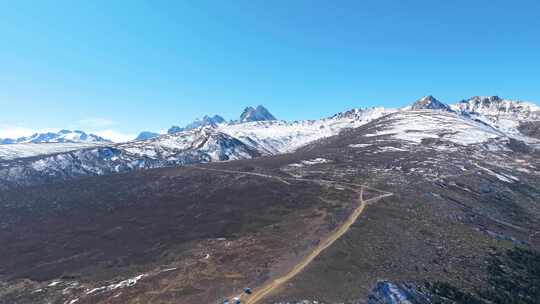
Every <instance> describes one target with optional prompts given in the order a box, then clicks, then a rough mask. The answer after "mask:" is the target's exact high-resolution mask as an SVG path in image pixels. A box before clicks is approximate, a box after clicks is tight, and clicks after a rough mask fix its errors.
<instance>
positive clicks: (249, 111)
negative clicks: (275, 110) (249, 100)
mask: <svg viewBox="0 0 540 304" xmlns="http://www.w3.org/2000/svg"><path fill="white" fill-rule="evenodd" d="M265 120H276V118H275V117H274V115H272V114H271V113H270V112H269V111H268V110H267V109H266V108H265V107H263V106H261V105H259V106H257V107H256V108H254V107H247V108H245V109H244V111H243V112H242V114H241V115H240V122H250V121H265Z"/></svg>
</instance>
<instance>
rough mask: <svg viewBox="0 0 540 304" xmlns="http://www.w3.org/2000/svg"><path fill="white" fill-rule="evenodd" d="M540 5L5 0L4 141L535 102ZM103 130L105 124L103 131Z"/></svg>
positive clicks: (0, 8)
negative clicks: (50, 132) (412, 107)
mask: <svg viewBox="0 0 540 304" xmlns="http://www.w3.org/2000/svg"><path fill="white" fill-rule="evenodd" d="M539 12H540V1H536V0H535V1H520V0H517V1H499V0H490V1H487V0H474V1H472V0H467V1H465V0H455V1H433V0H429V1H428V0H416V1H406V0H393V1H389V0H363V1H345V0H343V1H330V0H329V1H316V0H310V1H307V0H306V1H302V0H300V1H291V0H288V1H279V0H273V1H262V0H261V1H258V0H245V1H244V0H241V1H240V0H238V1H235V0H232V1H220V0H215V1H203V0H198V1H135V0H131V1H120V0H118V1H98V0H95V1H62V0H56V1H23V0H19V1H7V0H0V37H1V42H0V43H1V46H0V67H1V68H0V83H1V84H2V86H1V89H0V109H2V110H1V111H0V137H2V136H6V135H9V134H22V133H28V132H31V131H34V130H44V129H58V128H77V129H83V130H89V131H99V132H101V134H110V136H116V137H118V136H120V137H121V136H132V135H134V134H136V133H138V132H139V131H141V130H152V131H159V130H163V129H166V128H168V127H169V126H170V125H172V124H180V125H183V124H185V123H187V122H188V121H190V120H192V119H193V118H195V117H200V116H202V115H204V114H215V113H218V114H221V115H223V116H225V117H226V118H228V119H232V118H236V117H237V116H238V115H239V113H240V112H241V111H242V109H243V108H244V107H245V106H247V105H257V104H263V105H265V106H266V107H267V108H268V109H269V110H270V111H271V112H272V113H273V114H274V115H275V116H277V117H278V118H282V119H287V120H295V119H313V118H319V117H322V116H327V115H331V114H333V113H335V112H338V111H342V110H347V109H349V108H353V107H370V106H377V105H381V106H386V107H398V106H404V105H406V104H408V103H410V102H412V101H413V100H415V99H417V98H419V97H421V96H422V95H427V94H433V95H435V96H436V97H438V98H439V99H441V100H443V101H445V102H455V101H457V100H460V99H463V98H467V97H469V96H473V95H499V96H502V97H507V98H512V99H524V100H531V101H535V102H537V103H538V101H540V89H539V88H540V74H539V73H540V15H539ZM107 132H108V133H107Z"/></svg>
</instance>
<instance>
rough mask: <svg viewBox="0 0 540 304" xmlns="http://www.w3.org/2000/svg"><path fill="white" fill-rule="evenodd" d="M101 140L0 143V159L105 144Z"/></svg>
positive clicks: (33, 155) (61, 151)
mask: <svg viewBox="0 0 540 304" xmlns="http://www.w3.org/2000/svg"><path fill="white" fill-rule="evenodd" d="M106 144H107V143H101V142H82V143H38V144H33V143H25V144H11V145H0V161H2V160H12V159H16V158H25V157H35V156H39V155H47V154H55V153H63V152H69V151H74V150H80V149H85V148H91V147H96V146H100V145H106Z"/></svg>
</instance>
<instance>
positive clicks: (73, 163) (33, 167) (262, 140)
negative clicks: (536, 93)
mask: <svg viewBox="0 0 540 304" xmlns="http://www.w3.org/2000/svg"><path fill="white" fill-rule="evenodd" d="M538 117H540V110H539V107H537V106H536V105H534V104H531V103H526V102H520V101H510V100H503V99H500V98H499V97H473V98H470V99H468V100H466V101H461V102H459V103H457V104H454V105H451V106H449V105H446V104H444V103H442V102H440V101H438V100H437V99H435V98H434V97H432V96H426V97H423V98H422V99H420V100H418V101H416V102H415V103H413V104H412V105H411V106H409V107H406V108H403V109H385V108H382V107H379V108H369V109H353V110H350V111H346V112H341V113H338V114H335V115H333V116H331V117H328V118H323V119H320V120H306V121H294V122H287V121H281V120H276V119H275V117H274V116H273V115H272V114H270V112H269V111H268V110H266V109H264V107H262V106H259V107H257V108H253V107H248V108H246V110H244V112H243V113H242V115H241V116H240V119H239V120H237V121H231V122H228V123H227V122H226V121H225V119H223V118H222V117H220V116H218V115H216V116H213V117H209V116H205V117H203V119H200V120H197V121H195V122H194V123H193V124H190V125H188V126H186V127H184V128H179V129H180V130H179V131H178V130H176V131H175V132H169V134H165V135H159V136H157V137H149V138H139V139H138V140H135V141H132V142H126V143H121V144H108V143H105V144H101V145H99V146H97V147H87V146H86V147H82V149H74V148H73V147H71V148H70V149H67V148H66V151H61V150H59V149H58V147H56V150H54V151H50V152H48V151H39V152H36V153H35V154H32V153H21V154H20V156H19V157H18V155H16V153H15V155H14V153H13V151H11V153H5V151H4V150H2V149H1V147H0V185H1V184H2V183H3V184H20V183H22V184H27V183H34V182H46V181H49V180H54V179H58V178H60V179H62V178H71V177H79V176H87V175H103V174H109V173H115V172H125V171H130V170H134V169H146V168H156V167H164V166H177V165H186V164H194V163H202V162H213V161H226V160H235V159H246V158H253V157H258V156H264V155H275V154H281V153H288V152H292V151H295V150H296V149H298V148H300V147H302V146H305V145H307V144H310V143H312V142H314V141H317V140H319V139H323V138H327V137H330V136H333V135H337V134H338V133H340V132H341V131H343V130H344V129H348V128H356V127H361V126H364V125H367V126H366V127H369V125H368V124H370V122H372V121H375V120H376V121H377V122H378V123H377V124H373V125H374V126H377V127H376V129H374V130H373V133H372V134H373V136H375V137H376V136H377V135H391V136H394V137H396V138H398V139H400V140H403V141H405V142H409V143H411V144H421V143H422V141H423V140H425V139H429V140H439V141H441V142H445V141H448V142H452V143H454V144H459V145H473V144H482V143H488V142H489V143H490V147H491V148H495V149H497V147H502V146H501V145H497V140H499V139H500V140H503V141H507V140H508V139H510V138H512V139H515V140H519V141H521V142H523V143H524V144H525V145H528V146H530V147H531V148H536V147H537V146H538V145H539V142H540V141H539V140H538V139H535V138H533V137H531V136H528V135H527V134H523V133H521V132H520V129H519V127H520V125H521V124H523V123H531V122H533V123H534V122H537V121H538ZM380 126H384V127H383V128H381V127H380ZM534 126H535V125H533V128H534ZM147 135H152V136H153V135H155V134H147ZM375 137H374V138H375ZM6 146H9V145H6ZM503 148H504V147H503ZM503 148H502V149H503ZM45 150H46V149H45ZM29 156H32V157H31V158H20V157H29ZM2 159H3V160H2Z"/></svg>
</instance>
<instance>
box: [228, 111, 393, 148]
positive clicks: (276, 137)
mask: <svg viewBox="0 0 540 304" xmlns="http://www.w3.org/2000/svg"><path fill="white" fill-rule="evenodd" d="M393 111H395V110H392V109H385V108H371V109H354V110H350V111H347V112H343V113H338V114H336V115H334V116H332V117H329V118H325V119H321V120H306V121H295V122H285V121H278V120H275V121H257V122H248V123H243V124H229V125H221V126H219V128H218V129H219V130H220V131H222V132H223V133H226V134H229V135H230V136H233V137H236V138H238V139H239V140H241V141H243V142H244V143H245V144H246V145H249V146H251V147H253V148H254V149H257V150H259V151H261V153H262V154H278V153H285V152H292V151H294V150H295V149H297V148H299V147H301V146H303V145H305V144H308V143H310V142H313V141H315V140H318V139H321V138H325V137H329V136H333V135H337V134H338V133H339V132H340V131H341V130H343V129H345V128H355V127H358V126H361V125H363V124H365V123H368V122H370V121H372V120H374V119H376V118H379V117H381V116H383V115H385V114H388V113H391V112H393Z"/></svg>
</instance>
